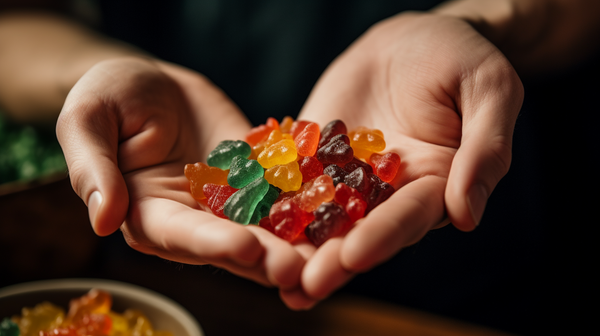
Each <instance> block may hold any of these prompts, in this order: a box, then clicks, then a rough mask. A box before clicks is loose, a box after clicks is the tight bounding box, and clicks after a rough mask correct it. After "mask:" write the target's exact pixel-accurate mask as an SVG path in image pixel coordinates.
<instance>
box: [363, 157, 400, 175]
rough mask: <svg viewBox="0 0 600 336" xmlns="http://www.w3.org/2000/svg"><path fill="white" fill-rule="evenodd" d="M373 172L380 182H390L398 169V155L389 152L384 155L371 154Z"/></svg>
mask: <svg viewBox="0 0 600 336" xmlns="http://www.w3.org/2000/svg"><path fill="white" fill-rule="evenodd" d="M370 161H371V164H372V165H373V170H374V172H375V174H376V175H377V176H379V178H380V179H381V180H382V181H385V182H390V181H392V180H393V179H394V177H395V176H396V173H397V172H398V168H400V161H401V160H400V155H398V154H396V153H394V152H389V153H385V154H384V155H381V154H377V153H373V154H372V155H371V158H370Z"/></svg>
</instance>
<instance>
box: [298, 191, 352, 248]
mask: <svg viewBox="0 0 600 336" xmlns="http://www.w3.org/2000/svg"><path fill="white" fill-rule="evenodd" d="M314 215H315V220H314V221H313V222H312V223H310V224H309V225H308V226H307V227H306V229H305V230H304V233H305V234H306V237H307V238H308V240H310V241H311V242H312V243H313V244H314V245H315V246H317V247H319V246H321V245H322V244H323V243H324V242H325V241H326V240H327V239H329V238H331V237H335V236H337V235H339V234H340V233H342V232H343V231H344V230H345V229H347V227H348V226H349V225H350V224H351V223H352V222H351V220H350V216H348V214H347V213H346V210H344V208H343V207H342V206H341V205H339V204H337V203H333V202H329V203H323V204H321V205H320V206H319V207H318V208H317V210H315V211H314Z"/></svg>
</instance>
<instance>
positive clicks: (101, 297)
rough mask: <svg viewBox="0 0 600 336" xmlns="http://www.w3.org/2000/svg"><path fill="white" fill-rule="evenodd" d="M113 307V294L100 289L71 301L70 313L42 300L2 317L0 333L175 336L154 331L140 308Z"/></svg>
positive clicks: (24, 335)
mask: <svg viewBox="0 0 600 336" xmlns="http://www.w3.org/2000/svg"><path fill="white" fill-rule="evenodd" d="M111 306H112V296H111V295H110V293H108V292H105V291H102V290H98V289H92V290H90V291H89V292H88V293H87V294H85V295H83V296H81V297H79V298H76V299H73V300H71V302H70V305H69V312H68V313H67V314H65V311H64V310H63V309H62V308H61V307H59V306H56V305H54V304H52V303H49V302H42V303H40V304H37V305H36V306H35V307H33V308H27V307H25V308H23V309H22V310H21V315H20V316H13V317H12V318H5V319H4V320H2V322H0V336H53V335H64V336H173V334H172V333H171V332H168V331H155V330H154V329H153V328H152V324H151V323H150V321H149V320H148V318H147V317H146V316H145V315H144V314H143V313H142V312H140V311H138V310H134V309H128V310H126V311H125V312H124V313H123V314H118V313H116V312H114V311H112V310H111Z"/></svg>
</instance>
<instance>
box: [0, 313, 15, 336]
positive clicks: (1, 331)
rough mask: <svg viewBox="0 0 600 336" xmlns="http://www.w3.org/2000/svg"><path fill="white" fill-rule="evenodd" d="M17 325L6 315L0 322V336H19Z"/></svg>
mask: <svg viewBox="0 0 600 336" xmlns="http://www.w3.org/2000/svg"><path fill="white" fill-rule="evenodd" d="M19 333H20V331H19V326H18V325H17V324H16V323H15V322H13V321H12V320H11V319H9V318H8V317H7V318H5V319H4V320H2V322H0V336H19Z"/></svg>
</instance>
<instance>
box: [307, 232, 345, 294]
mask: <svg viewBox="0 0 600 336" xmlns="http://www.w3.org/2000/svg"><path fill="white" fill-rule="evenodd" d="M342 244H343V239H342V238H341V237H337V238H331V239H329V240H328V241H326V242H325V243H324V244H323V245H321V246H320V247H319V249H317V251H316V252H315V254H314V255H313V256H312V258H311V259H309V260H308V261H307V262H306V266H305V267H304V270H303V271H302V288H303V289H304V291H305V293H306V294H307V295H308V296H309V297H311V298H313V299H317V300H322V299H324V298H326V297H327V296H329V295H330V294H331V293H332V292H333V291H334V290H336V289H338V288H339V287H341V286H343V285H344V284H345V283H346V282H348V281H349V280H350V279H351V278H352V277H353V276H354V275H355V273H354V272H350V271H348V270H346V269H345V268H344V267H343V266H342V264H341V262H340V248H341V247H342Z"/></svg>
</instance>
